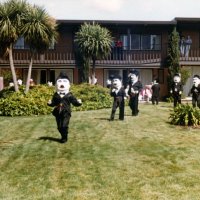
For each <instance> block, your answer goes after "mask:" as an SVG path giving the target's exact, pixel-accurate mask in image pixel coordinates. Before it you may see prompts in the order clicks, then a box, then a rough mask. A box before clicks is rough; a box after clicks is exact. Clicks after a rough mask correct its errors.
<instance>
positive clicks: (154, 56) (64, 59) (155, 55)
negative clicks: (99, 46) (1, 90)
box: [0, 49, 200, 67]
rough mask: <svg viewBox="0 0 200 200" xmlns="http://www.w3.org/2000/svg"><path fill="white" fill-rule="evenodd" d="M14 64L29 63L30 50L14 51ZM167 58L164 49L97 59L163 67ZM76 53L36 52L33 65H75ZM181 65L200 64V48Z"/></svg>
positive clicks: (0, 62)
mask: <svg viewBox="0 0 200 200" xmlns="http://www.w3.org/2000/svg"><path fill="white" fill-rule="evenodd" d="M13 58H14V64H15V65H28V64H29V58H30V52H28V51H27V50H24V51H16V50H15V51H14V52H13ZM165 58H166V53H163V52H162V51H156V50H154V51H152V50H144V51H125V50H122V51H118V52H112V53H111V54H110V55H109V56H108V57H107V58H105V59H102V60H97V61H96V65H97V66H98V67H130V66H141V67H151V66H154V67H155V66H157V67H161V66H162V62H163V61H164V60H165ZM75 63H76V61H75V54H74V53H73V52H64V51H63V52H57V51H54V50H52V51H48V52H45V53H44V54H35V55H34V60H33V66H36V65H43V66H48V65H53V66H56V65H58V66H59V65H66V66H75ZM180 64H181V65H199V64H200V51H199V49H191V50H190V54H189V57H180ZM5 65H6V66H8V65H9V60H8V57H7V58H0V66H5Z"/></svg>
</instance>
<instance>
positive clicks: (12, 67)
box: [9, 44, 19, 92]
mask: <svg viewBox="0 0 200 200" xmlns="http://www.w3.org/2000/svg"><path fill="white" fill-rule="evenodd" d="M9 61H10V69H11V72H12V78H13V83H14V88H15V92H18V91H19V87H18V83H17V76H16V72H15V67H14V61H13V51H12V44H11V45H10V48H9Z"/></svg>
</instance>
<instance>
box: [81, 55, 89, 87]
mask: <svg viewBox="0 0 200 200" xmlns="http://www.w3.org/2000/svg"><path fill="white" fill-rule="evenodd" d="M89 74H90V59H85V60H84V62H83V70H82V81H83V82H86V83H89Z"/></svg>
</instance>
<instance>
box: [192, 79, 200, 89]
mask: <svg viewBox="0 0 200 200" xmlns="http://www.w3.org/2000/svg"><path fill="white" fill-rule="evenodd" d="M193 84H194V86H195V87H197V86H198V85H199V84H200V79H199V78H197V77H194V78H193Z"/></svg>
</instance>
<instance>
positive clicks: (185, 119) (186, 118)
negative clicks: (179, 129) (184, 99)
mask: <svg viewBox="0 0 200 200" xmlns="http://www.w3.org/2000/svg"><path fill="white" fill-rule="evenodd" d="M169 119H170V123H171V124H174V125H181V126H198V125H199V124H200V109H199V108H193V107H192V106H190V105H189V104H179V105H178V106H177V107H175V108H174V110H173V111H172V112H171V113H170V117H169Z"/></svg>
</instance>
